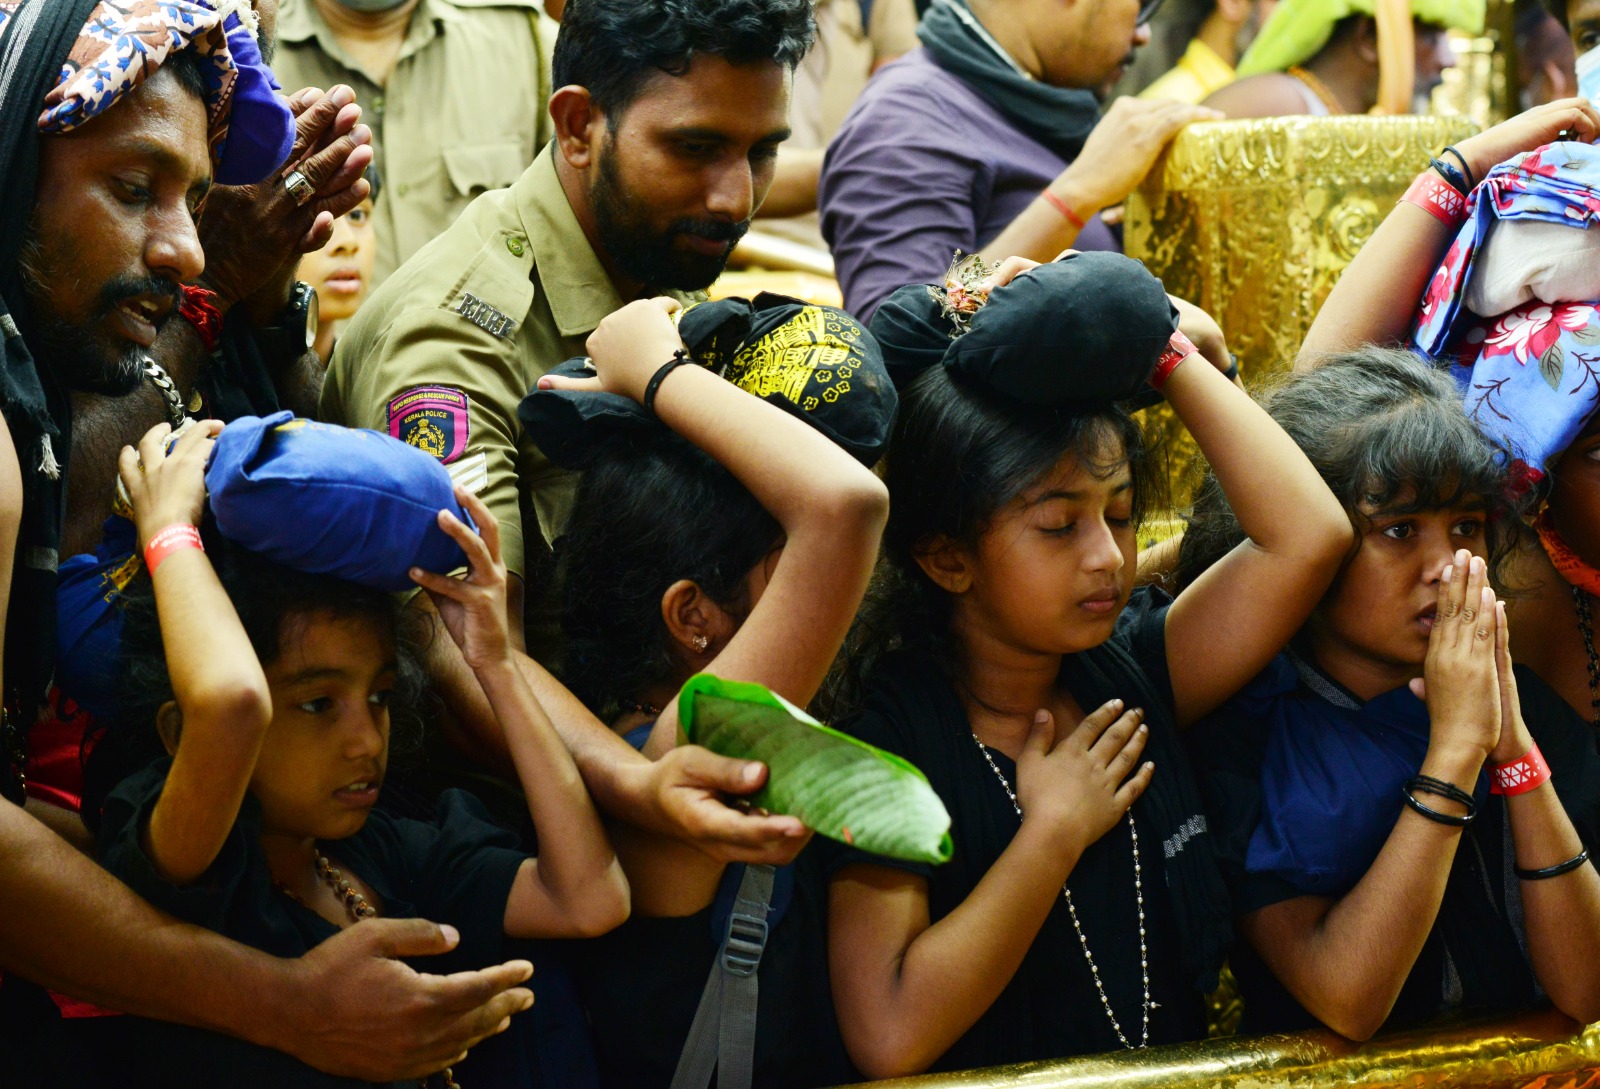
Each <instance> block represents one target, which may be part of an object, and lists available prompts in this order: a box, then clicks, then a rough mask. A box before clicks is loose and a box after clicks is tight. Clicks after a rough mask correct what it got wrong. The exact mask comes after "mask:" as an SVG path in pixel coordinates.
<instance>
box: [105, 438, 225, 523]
mask: <svg viewBox="0 0 1600 1089" xmlns="http://www.w3.org/2000/svg"><path fill="white" fill-rule="evenodd" d="M221 433H222V424H221V422H220V421H218V420H202V421H199V422H197V423H194V424H191V425H190V426H189V428H188V429H187V430H186V431H185V432H184V433H183V434H182V435H180V436H179V437H178V440H177V442H176V443H174V444H173V446H172V450H171V451H170V452H169V451H168V450H167V439H168V437H169V436H170V435H171V434H172V425H171V424H165V423H161V424H156V426H154V427H152V428H151V429H150V430H149V431H147V432H145V435H144V438H142V439H140V440H139V449H138V450H135V449H134V448H133V447H131V446H124V447H123V448H122V453H121V455H120V456H119V457H118V458H117V473H118V475H120V476H121V478H122V486H123V488H124V489H126V490H127V493H128V502H129V503H130V505H131V506H132V507H133V520H134V524H135V525H136V526H137V527H138V530H139V546H140V547H141V548H143V547H144V546H145V545H147V544H149V543H150V537H151V535H153V534H155V533H156V532H158V531H160V530H162V529H165V528H166V527H167V526H170V525H174V524H176V523H180V522H187V523H188V524H190V525H199V524H200V516H201V515H202V514H204V513H205V507H206V463H207V462H208V461H209V460H210V458H211V448H212V447H214V446H215V445H216V444H217V443H216V438H217V436H218V435H219V434H221Z"/></svg>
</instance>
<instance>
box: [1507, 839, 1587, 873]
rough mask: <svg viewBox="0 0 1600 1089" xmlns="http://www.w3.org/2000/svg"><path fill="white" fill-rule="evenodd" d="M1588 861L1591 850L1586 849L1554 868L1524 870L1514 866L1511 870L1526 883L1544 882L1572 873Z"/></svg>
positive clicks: (1558, 863)
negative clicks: (1549, 878)
mask: <svg viewBox="0 0 1600 1089" xmlns="http://www.w3.org/2000/svg"><path fill="white" fill-rule="evenodd" d="M1587 861H1589V849H1588V848H1587V847H1586V848H1584V849H1583V850H1581V851H1579V852H1578V853H1577V855H1576V856H1574V857H1572V858H1569V859H1567V860H1566V861H1565V862H1557V863H1556V864H1555V865H1554V866H1546V867H1545V868H1544V869H1542V870H1524V869H1523V868H1522V867H1521V866H1513V867H1511V869H1512V871H1513V872H1514V873H1515V874H1516V875H1517V876H1518V877H1520V878H1522V879H1523V880H1524V881H1543V880H1545V878H1548V877H1560V876H1561V875H1562V874H1564V873H1571V872H1572V871H1573V870H1576V869H1577V868H1578V867H1579V866H1582V865H1583V864H1584V863H1585V862H1587Z"/></svg>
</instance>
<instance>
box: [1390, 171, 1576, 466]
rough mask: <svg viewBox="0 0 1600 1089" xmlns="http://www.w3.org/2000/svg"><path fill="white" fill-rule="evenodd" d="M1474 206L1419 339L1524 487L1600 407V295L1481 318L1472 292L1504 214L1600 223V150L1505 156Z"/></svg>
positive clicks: (1427, 302)
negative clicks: (1469, 300)
mask: <svg viewBox="0 0 1600 1089" xmlns="http://www.w3.org/2000/svg"><path fill="white" fill-rule="evenodd" d="M1470 209H1471V210H1470V214H1469V215H1468V217H1467V221H1466V223H1465V224H1464V225H1463V226H1462V228H1461V231H1460V233H1459V234H1458V235H1457V236H1456V240H1455V242H1453V243H1452V244H1451V246H1450V249H1449V251H1448V252H1447V253H1446V254H1445V258H1444V261H1443V263H1442V264H1440V266H1439V268H1438V269H1437V271H1435V272H1434V274H1433V279H1432V281H1431V282H1430V283H1429V285H1428V290H1427V293H1426V294H1425V295H1424V297H1423V300H1422V306H1421V309H1420V310H1419V311H1418V313H1417V318H1416V324H1415V326H1414V327H1413V329H1412V346H1413V349H1414V350H1415V351H1417V352H1418V353H1420V354H1422V355H1423V356H1426V357H1427V358H1429V359H1431V360H1433V361H1435V362H1437V363H1440V364H1444V365H1448V366H1449V368H1450V371H1451V374H1452V375H1453V376H1454V377H1455V379H1456V382H1457V384H1458V385H1459V386H1460V387H1461V392H1462V397H1463V400H1464V403H1465V406H1466V409H1467V413H1468V414H1469V415H1470V416H1471V417H1472V418H1473V420H1474V421H1475V422H1476V423H1477V424H1478V426H1479V427H1480V428H1481V429H1482V430H1483V432H1484V433H1485V434H1486V435H1488V436H1489V437H1490V438H1491V439H1493V440H1495V441H1496V442H1499V443H1500V444H1502V445H1503V446H1504V447H1505V448H1506V450H1507V451H1508V452H1509V454H1510V456H1511V459H1512V466H1511V468H1512V472H1513V479H1514V480H1515V481H1517V482H1518V483H1519V484H1520V485H1521V486H1524V487H1526V486H1530V485H1532V484H1535V483H1537V482H1538V481H1539V480H1540V479H1541V478H1542V477H1543V476H1544V473H1545V469H1546V467H1547V466H1548V464H1549V463H1550V462H1551V461H1552V460H1553V459H1554V458H1555V457H1556V456H1558V455H1559V454H1560V453H1561V452H1562V451H1563V450H1565V449H1566V448H1567V446H1568V445H1570V444H1571V442H1572V440H1573V439H1574V438H1576V437H1577V435H1578V433H1579V432H1580V431H1582V430H1583V427H1584V425H1585V424H1586V423H1587V422H1588V420H1589V418H1590V417H1591V416H1592V415H1593V414H1594V412H1595V409H1596V408H1597V407H1600V305H1596V304H1597V303H1600V300H1590V301H1580V302H1544V301H1542V300H1539V299H1533V300H1531V301H1529V302H1527V303H1524V304H1523V305H1521V306H1518V307H1515V308H1514V309H1511V310H1508V311H1506V312H1505V313H1503V314H1500V315H1498V316H1495V317H1488V318H1480V317H1478V316H1477V315H1475V314H1473V313H1472V312H1471V311H1470V310H1468V309H1467V308H1466V307H1465V306H1464V305H1463V298H1464V296H1465V294H1466V290H1467V286H1468V284H1469V283H1470V282H1471V279H1472V276H1473V274H1474V266H1475V262H1476V260H1477V258H1478V257H1479V256H1480V253H1481V250H1482V247H1483V243H1484V239H1485V238H1486V236H1487V235H1488V233H1489V230H1490V227H1491V226H1492V225H1493V224H1494V223H1495V222H1496V221H1517V220H1522V221H1531V222H1540V223H1551V224H1563V225H1566V226H1569V227H1572V228H1573V229H1574V230H1587V229H1589V228H1591V227H1593V226H1595V225H1596V224H1597V223H1600V148H1596V147H1593V146H1591V145H1588V144H1582V143H1577V142H1573V141H1565V142H1558V143H1554V144H1548V145H1546V146H1544V147H1541V148H1538V149H1536V150H1534V151H1530V152H1527V153H1525V154H1522V155H1519V156H1517V157H1516V158H1513V159H1510V160H1507V161H1506V162H1504V163H1501V164H1500V165H1499V166H1497V167H1495V168H1494V169H1493V170H1492V171H1490V172H1489V176H1488V177H1487V178H1485V179H1484V181H1483V183H1482V184H1481V185H1479V186H1478V188H1477V189H1475V190H1473V193H1472V196H1471V198H1470ZM1596 241H1597V246H1600V238H1597V240H1596ZM1597 253H1600V249H1597Z"/></svg>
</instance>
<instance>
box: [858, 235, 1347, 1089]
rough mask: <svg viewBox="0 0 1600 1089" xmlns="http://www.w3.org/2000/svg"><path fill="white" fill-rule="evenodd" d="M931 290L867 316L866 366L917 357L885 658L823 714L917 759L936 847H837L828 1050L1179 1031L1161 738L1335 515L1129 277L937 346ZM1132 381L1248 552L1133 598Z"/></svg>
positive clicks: (1029, 306) (1213, 966)
mask: <svg viewBox="0 0 1600 1089" xmlns="http://www.w3.org/2000/svg"><path fill="white" fill-rule="evenodd" d="M919 292H920V293H921V294H919ZM927 299H928V297H927V289H923V288H915V289H906V292H905V293H902V294H900V295H898V296H896V297H893V298H891V300H890V301H889V302H887V303H886V304H885V306H884V308H882V309H880V311H879V316H878V317H877V318H875V319H874V332H875V333H877V334H878V335H879V339H880V342H881V343H883V345H884V350H885V358H886V360H888V361H889V362H890V364H891V368H893V366H894V364H895V363H896V361H897V360H898V361H899V363H900V364H902V365H903V366H907V367H914V366H915V365H916V361H917V360H918V359H925V360H929V361H932V362H933V366H932V367H931V369H929V370H927V371H926V373H923V374H921V376H920V377H917V378H915V379H914V380H913V381H911V383H910V385H909V387H908V388H906V389H905V391H904V392H903V395H902V401H901V412H900V416H899V419H898V421H897V423H896V427H895V433H894V436H893V438H892V440H891V444H890V453H889V461H888V472H887V480H888V484H889V491H890V496H891V500H892V507H891V514H890V521H889V527H888V530H887V533H886V537H885V543H886V551H887V553H888V559H889V560H890V561H891V563H892V565H893V568H894V572H895V576H896V580H895V583H894V585H893V586H892V587H891V588H890V590H889V593H888V595H887V596H888V598H889V600H890V604H891V606H892V607H891V609H890V619H891V621H892V627H893V629H894V631H895V632H896V636H897V640H898V642H899V643H900V649H899V650H898V651H896V652H894V653H892V654H890V655H889V656H887V657H885V658H884V659H883V660H882V661H881V662H879V663H878V664H877V665H876V667H875V668H874V669H873V670H872V672H871V673H870V674H869V677H868V686H869V687H868V690H867V693H866V697H865V700H866V702H865V707H866V709H865V712H864V713H863V714H862V715H861V716H860V717H859V718H858V719H857V720H855V722H854V724H853V726H850V727H849V728H851V729H852V732H854V733H856V734H857V735H858V736H861V737H863V738H864V739H866V740H868V741H871V742H872V743H874V744H877V745H880V746H882V747H884V748H887V749H889V750H891V751H893V752H897V753H899V754H900V755H902V756H904V757H906V758H907V759H909V760H911V761H912V762H913V763H915V764H916V765H917V766H919V767H920V768H922V769H923V770H924V771H925V772H926V773H927V775H928V777H929V779H930V781H931V783H932V784H933V787H934V789H935V790H936V791H938V793H939V794H940V796H941V797H942V798H943V799H944V802H945V804H946V806H947V807H948V808H949V810H950V813H951V817H952V819H953V822H954V824H953V827H952V829H951V834H952V836H953V838H954V841H955V853H954V858H953V859H952V861H951V862H949V863H948V864H946V865H944V866H941V867H937V868H932V869H931V870H930V869H929V868H927V867H912V866H902V865H899V864H896V863H892V862H888V861H885V860H882V859H876V858H872V857H870V856H866V855H862V854H859V853H853V854H846V855H845V856H844V857H842V858H841V859H839V860H838V862H837V865H836V867H835V873H834V876H833V878H832V883H831V889H830V909H829V949H830V954H829V960H830V969H831V973H832V979H833V992H834V996H835V1001H836V1004H837V1008H838V1014H839V1021H840V1027H841V1029H842V1031H843V1033H844V1038H845V1042H846V1044H847V1045H848V1047H849V1050H850V1055H851V1057H852V1058H853V1059H854V1060H855V1062H856V1063H857V1065H858V1066H859V1067H860V1068H861V1069H862V1070H863V1072H865V1073H867V1074H868V1075H870V1076H873V1077H888V1076H895V1075H903V1074H911V1073H915V1072H917V1071H921V1070H926V1069H929V1068H937V1069H959V1068H966V1067H978V1066H989V1065H993V1064H996V1063H1009V1062H1016V1061H1022V1060H1029V1059H1043V1058H1051V1057H1059V1056H1066V1055H1071V1054H1079V1053H1085V1052H1095V1051H1106V1050H1113V1049H1116V1048H1118V1047H1141V1046H1144V1045H1147V1044H1157V1043H1169V1042H1173V1041H1177V1040H1183V1039H1193V1038H1197V1037H1200V1036H1203V1035H1204V1033H1205V1020H1204V1014H1203V1010H1202V1001H1201V995H1202V990H1203V989H1205V988H1207V987H1208V986H1210V985H1211V984H1212V983H1214V980H1215V978H1216V973H1217V970H1218V969H1219V967H1220V965H1221V962H1222V957H1223V953H1224V950H1225V947H1226V945H1227V941H1228V929H1227V908H1226V902H1225V898H1224V896H1223V893H1222V889H1221V879H1220V877H1219V876H1218V874H1217V873H1216V870H1215V866H1214V862H1213V861H1212V859H1211V856H1210V850H1209V838H1210V837H1209V836H1208V835H1207V834H1206V825H1205V820H1204V817H1203V816H1201V814H1200V807H1199V799H1198V796H1197V793H1196V791H1195V788H1194V784H1193V782H1192V780H1191V779H1190V776H1189V772H1188V769H1187V764H1186V762H1185V761H1184V759H1183V758H1182V756H1181V752H1180V750H1179V748H1178V746H1177V744H1176V730H1177V729H1178V728H1180V727H1182V726H1185V725H1187V724H1188V723H1189V722H1192V721H1193V720H1195V719H1197V718H1199V717H1200V716H1201V715H1203V714H1204V713H1206V712H1207V711H1209V710H1211V709H1212V708H1213V707H1215V706H1216V705H1217V704H1218V703H1220V702H1221V701H1222V700H1224V699H1226V698H1227V697H1228V696H1229V695H1231V694H1232V693H1233V692H1234V691H1235V690H1237V688H1238V687H1239V686H1240V685H1242V684H1243V683H1244V682H1245V681H1246V680H1248V679H1249V678H1250V677H1251V676H1253V675H1254V673H1255V672H1257V671H1258V670H1259V669H1260V667H1261V666H1262V665H1263V664H1265V663H1266V662H1267V661H1268V660H1269V659H1270V658H1271V657H1272V655H1273V654H1275V653H1277V652H1278V650H1279V649H1281V647H1282V646H1283V644H1284V642H1285V641H1287V639H1288V638H1289V636H1290V635H1291V634H1292V633H1293V632H1294V630H1295V629H1296V628H1297V627H1298V626H1299V624H1300V623H1301V621H1302V620H1303V619H1304V617H1305V615H1306V614H1307V613H1308V612H1309V611H1310V609H1311V607H1312V605H1313V604H1314V603H1315V602H1316V600H1317V599H1318V598H1319V597H1320V596H1321V594H1322V592H1323V590H1324V589H1325V588H1326V586H1327V583H1328V580H1329V578H1330V577H1331V576H1332V573H1333V570H1334V568H1335V566H1336V565H1337V563H1338V559H1339V557H1340V556H1341V555H1342V554H1343V553H1344V551H1345V550H1346V549H1347V548H1348V547H1349V542H1350V530H1349V525H1348V522H1347V521H1346V520H1345V519H1344V518H1343V515H1342V512H1341V511H1340V510H1339V507H1338V504H1337V503H1336V502H1334V500H1333V497H1332V496H1331V495H1330V494H1329V492H1328V490H1327V488H1326V486H1324V485H1323V484H1322V482H1321V481H1320V479H1319V478H1318V477H1317V474H1316V471H1315V470H1314V469H1313V468H1312V466H1311V465H1310V463H1309V462H1308V461H1307V460H1306V459H1305V457H1304V456H1303V455H1302V454H1300V453H1299V451H1298V450H1297V449H1296V448H1295V446H1294V444H1293V443H1292V442H1290V441H1289V439H1288V438H1287V437H1286V436H1285V435H1284V434H1283V432H1282V431H1281V430H1279V429H1278V428H1277V427H1276V426H1275V425H1274V424H1272V423H1271V421H1270V420H1269V419H1268V418H1267V417H1266V415H1265V413H1263V412H1262V411H1261V410H1260V409H1259V408H1257V407H1256V406H1255V405H1254V404H1253V403H1252V402H1251V400H1250V399H1249V398H1248V397H1247V396H1246V395H1245V394H1244V393H1243V392H1242V391H1241V390H1239V389H1238V388H1237V387H1236V386H1235V385H1234V384H1233V383H1231V382H1230V381H1229V380H1228V379H1227V378H1226V377H1224V375H1223V373H1222V371H1223V369H1224V368H1225V367H1227V366H1228V356H1227V353H1226V350H1225V348H1224V347H1223V345H1222V343H1221V335H1220V333H1219V332H1218V331H1217V329H1216V327H1215V324H1214V323H1212V322H1211V321H1210V319H1209V318H1206V317H1205V316H1204V315H1203V314H1201V313H1200V312H1198V311H1195V310H1193V309H1192V308H1188V309H1186V310H1185V311H1184V313H1185V315H1186V317H1185V321H1184V328H1185V330H1187V331H1189V332H1190V333H1191V334H1192V335H1194V336H1195V339H1196V340H1197V341H1198V342H1200V343H1201V344H1203V345H1204V347H1205V356H1204V357H1202V356H1201V355H1199V354H1191V351H1190V349H1191V348H1192V346H1188V347H1184V345H1185V344H1186V341H1184V340H1182V339H1178V338H1173V339H1171V340H1170V344H1169V338H1172V335H1173V332H1174V329H1173V326H1174V324H1175V323H1174V321H1173V317H1174V313H1175V312H1174V310H1173V309H1172V308H1171V306H1170V304H1169V301H1168V299H1167V297H1166V296H1165V294H1164V293H1163V292H1162V290H1161V286H1160V284H1159V283H1158V282H1156V281H1155V280H1154V278H1153V277H1151V276H1150V274H1149V273H1148V272H1146V271H1145V270H1144V269H1143V267H1142V266H1139V265H1137V264H1136V263H1135V262H1132V261H1128V260H1127V259H1126V258H1121V257H1117V256H1113V255H1099V254H1079V255H1075V256H1069V257H1067V258H1065V259H1064V260H1063V261H1060V262H1057V263H1055V264H1052V265H1046V266H1041V267H1039V268H1037V269H1035V270H1033V271H1030V272H1027V273H1025V274H1023V275H1021V276H1019V277H1017V278H1016V279H1015V280H1013V281H1011V282H1010V283H1009V284H1007V285H1006V286H1002V287H999V288H996V289H995V290H994V291H993V293H992V295H990V296H989V299H988V301H987V303H984V304H983V305H982V308H981V309H978V310H977V312H976V315H975V316H972V317H970V319H967V318H966V317H965V316H963V317H961V318H959V319H958V320H960V321H961V322H963V323H966V322H968V321H969V320H970V331H968V332H965V333H962V334H960V335H959V336H958V337H957V338H956V339H955V340H954V341H952V340H951V339H950V337H951V333H952V331H953V330H952V324H951V323H949V322H947V321H946V320H945V318H944V317H942V316H941V315H940V313H939V312H938V310H937V309H934V310H931V311H930V309H929V302H928V301H927ZM946 303H947V305H948V309H950V310H954V311H955V312H956V313H957V314H964V311H963V309H962V307H963V305H964V304H965V303H966V300H963V299H948V300H946ZM1158 359H1159V360H1160V364H1159V366H1158V365H1157V361H1158ZM1152 367H1155V374H1154V375H1152V373H1151V372H1152ZM1147 378H1150V379H1151V380H1152V381H1153V382H1155V383H1157V384H1159V385H1160V389H1161V392H1162V393H1163V394H1164V395H1165V396H1166V398H1167V399H1168V401H1169V402H1170V403H1171V404H1172V405H1173V407H1174V408H1175V409H1176V410H1177V412H1178V414H1179V416H1180V417H1181V418H1182V419H1183V420H1184V422H1185V423H1186V424H1187V425H1188V427H1189V429H1190V431H1191V432H1192V433H1193V435H1194V436H1195V438H1196V439H1197V441H1198V442H1199V444H1200V448H1201V450H1202V451H1204V453H1205V454H1206V455H1207V457H1208V458H1209V459H1210V460H1211V463H1212V465H1213V466H1215V468H1216V470H1217V473H1218V475H1219V476H1220V477H1221V478H1223V479H1224V480H1225V482H1226V486H1227V488H1228V491H1229V494H1230V495H1231V496H1233V497H1234V499H1235V502H1236V503H1237V505H1238V506H1239V508H1240V509H1241V510H1242V511H1246V512H1248V513H1247V514H1246V515H1245V520H1246V521H1247V523H1248V526H1249V531H1250V539H1249V540H1248V541H1247V542H1246V543H1244V544H1243V545H1241V546H1240V547H1239V548H1238V549H1237V550H1236V551H1235V552H1233V553H1232V554H1231V555H1230V556H1229V557H1228V558H1227V560H1226V561H1224V562H1223V563H1222V564H1220V565H1218V566H1217V568H1216V569H1215V570H1214V571H1213V572H1211V573H1210V575H1209V576H1208V577H1207V579H1206V580H1204V581H1203V582H1202V583H1199V584H1197V585H1196V586H1194V587H1193V588H1192V589H1190V590H1189V591H1188V592H1187V593H1185V594H1183V595H1182V596H1181V597H1179V598H1178V599H1177V600H1176V601H1172V602H1169V601H1168V600H1167V599H1166V598H1165V597H1164V596H1163V595H1161V594H1160V593H1158V592H1155V591H1151V590H1135V589H1134V587H1133V581H1134V579H1133V574H1134V566H1135V560H1136V552H1137V545H1136V543H1135V530H1136V527H1137V525H1138V520H1139V516H1140V514H1141V512H1142V510H1143V505H1144V503H1145V502H1146V500H1147V498H1148V495H1147V493H1146V492H1145V491H1144V487H1145V472H1144V468H1145V466H1146V465H1147V464H1148V463H1147V462H1146V461H1145V459H1144V457H1143V453H1144V451H1143V448H1142V444H1141V439H1140V436H1139V432H1138V428H1137V426H1136V425H1135V424H1134V422H1133V420H1132V419H1131V418H1130V417H1129V416H1128V414H1127V413H1126V412H1125V411H1124V410H1123V408H1121V407H1118V405H1117V404H1115V403H1114V402H1116V401H1119V400H1122V399H1125V398H1129V397H1134V396H1137V395H1139V394H1141V392H1147V391H1146V387H1145V380H1146V379H1147ZM1150 758H1153V760H1152V759H1150ZM1141 760H1143V762H1142V763H1141ZM1152 763H1153V765H1154V766H1152Z"/></svg>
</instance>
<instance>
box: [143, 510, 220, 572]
mask: <svg viewBox="0 0 1600 1089" xmlns="http://www.w3.org/2000/svg"><path fill="white" fill-rule="evenodd" d="M188 548H197V549H199V550H200V551H201V552H204V551H205V550H206V547H205V545H203V544H201V543H200V531H199V530H198V529H196V528H195V527H194V526H192V525H190V524H189V523H188V522H174V523H172V525H170V526H166V527H163V528H162V529H158V530H156V532H155V533H154V534H152V535H151V537H150V542H149V543H148V544H146V545H145V546H144V566H145V569H146V570H148V571H149V572H150V573H151V574H152V575H153V574H155V571H156V567H157V566H159V565H160V563H161V561H162V560H164V559H166V558H167V557H168V556H170V555H172V554H173V553H174V552H182V551H183V550H184V549H188Z"/></svg>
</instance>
